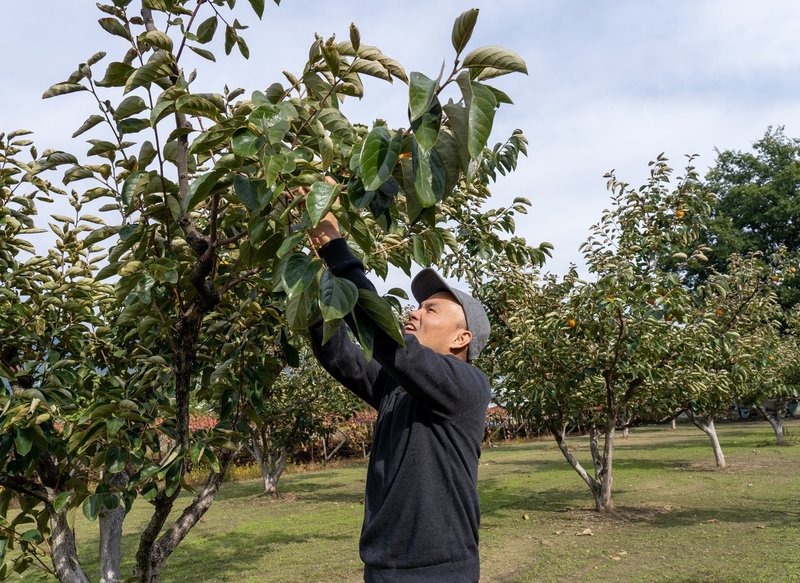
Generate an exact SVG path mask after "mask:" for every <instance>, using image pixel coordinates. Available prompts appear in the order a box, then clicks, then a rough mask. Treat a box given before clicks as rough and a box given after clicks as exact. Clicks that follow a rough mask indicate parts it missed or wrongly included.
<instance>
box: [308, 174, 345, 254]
mask: <svg viewBox="0 0 800 583" xmlns="http://www.w3.org/2000/svg"><path fill="white" fill-rule="evenodd" d="M325 182H327V183H328V184H336V181H335V180H334V179H333V178H331V177H330V176H326V177H325ZM308 236H309V237H310V238H311V244H312V245H314V247H315V248H317V249H319V248H320V247H322V246H323V245H325V244H326V243H329V242H330V241H333V240H334V239H341V238H342V233H341V232H340V231H339V221H337V220H336V217H335V216H333V213H330V212H329V213H328V214H327V215H325V216H324V217H322V219H321V220H320V221H319V224H317V226H316V227H313V228H311V229H309V230H308Z"/></svg>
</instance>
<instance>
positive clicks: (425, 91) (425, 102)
mask: <svg viewBox="0 0 800 583" xmlns="http://www.w3.org/2000/svg"><path fill="white" fill-rule="evenodd" d="M436 85H437V82H436V81H435V80H434V79H430V78H429V77H426V76H425V75H423V74H422V73H417V72H416V71H412V72H411V76H410V82H409V85H408V117H409V119H410V120H411V121H412V122H413V121H414V120H416V119H417V118H418V117H420V116H421V115H422V114H424V113H425V112H426V111H428V109H429V108H430V105H431V101H433V98H434V96H435V95H436Z"/></svg>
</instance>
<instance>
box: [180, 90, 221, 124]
mask: <svg viewBox="0 0 800 583" xmlns="http://www.w3.org/2000/svg"><path fill="white" fill-rule="evenodd" d="M216 97H218V96H213V98H212V97H208V96H206V95H200V94H194V95H183V96H181V97H179V98H178V99H177V100H176V101H175V109H177V110H178V111H180V112H181V113H186V114H189V115H196V116H202V117H207V118H208V119H211V120H214V121H217V120H218V119H220V114H221V111H220V110H222V111H224V109H225V103H224V101H223V100H222V99H221V98H219V99H216Z"/></svg>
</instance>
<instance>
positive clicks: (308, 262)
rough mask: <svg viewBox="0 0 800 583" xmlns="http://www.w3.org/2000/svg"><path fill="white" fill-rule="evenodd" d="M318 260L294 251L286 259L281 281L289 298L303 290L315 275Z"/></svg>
mask: <svg viewBox="0 0 800 583" xmlns="http://www.w3.org/2000/svg"><path fill="white" fill-rule="evenodd" d="M318 269H319V262H317V261H313V260H312V259H311V257H309V256H308V255H306V254H305V253H294V254H293V255H291V256H290V257H289V259H288V260H287V261H286V264H285V267H284V268H283V273H281V281H282V282H283V289H284V291H285V292H286V295H287V296H289V297H290V298H293V297H295V296H296V295H298V294H299V293H301V292H303V290H305V289H306V288H307V287H308V286H309V285H310V284H311V282H312V281H314V277H315V276H316V273H317V270H318Z"/></svg>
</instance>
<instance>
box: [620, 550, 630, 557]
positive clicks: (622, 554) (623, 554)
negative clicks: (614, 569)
mask: <svg viewBox="0 0 800 583" xmlns="http://www.w3.org/2000/svg"><path fill="white" fill-rule="evenodd" d="M618 554H619V556H621V557H624V556H625V555H627V554H628V551H620V552H619V553H618Z"/></svg>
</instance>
